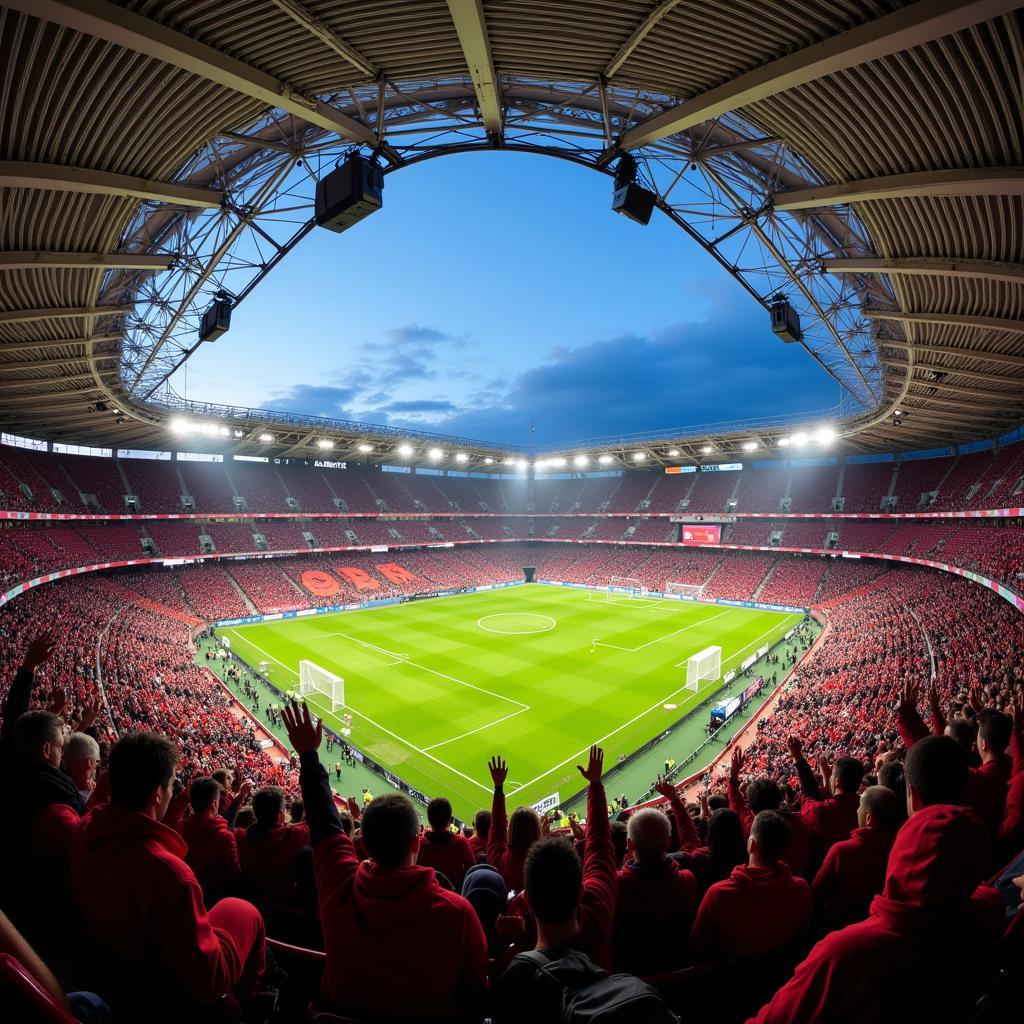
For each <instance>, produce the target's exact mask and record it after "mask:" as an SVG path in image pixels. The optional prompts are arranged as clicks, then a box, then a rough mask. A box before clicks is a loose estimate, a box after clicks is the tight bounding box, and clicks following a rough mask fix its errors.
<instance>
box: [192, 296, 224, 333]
mask: <svg viewBox="0 0 1024 1024" xmlns="http://www.w3.org/2000/svg"><path fill="white" fill-rule="evenodd" d="M230 326H231V300H230V299H214V300H213V302H212V303H211V304H210V307H209V309H207V310H206V312H205V313H204V314H203V318H202V320H200V321H199V340H200V341H216V340H217V339H218V338H219V337H220V336H221V335H222V334H227V333H228V328H229V327H230Z"/></svg>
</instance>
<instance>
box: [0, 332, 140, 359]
mask: <svg viewBox="0 0 1024 1024" xmlns="http://www.w3.org/2000/svg"><path fill="white" fill-rule="evenodd" d="M120 340H121V335H120V334H96V335H93V337H91V338H53V339H50V340H46V339H41V340H39V341H15V342H7V341H0V355H6V354H7V353H8V352H38V351H39V350H40V349H45V348H64V347H65V346H70V345H85V346H86V347H87V348H88V347H90V346H92V345H101V344H103V343H104V342H108V341H120Z"/></svg>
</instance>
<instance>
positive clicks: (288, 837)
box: [235, 825, 309, 905]
mask: <svg viewBox="0 0 1024 1024" xmlns="http://www.w3.org/2000/svg"><path fill="white" fill-rule="evenodd" d="M235 841H236V843H237V844H238V862H239V864H240V865H241V869H242V877H243V878H244V879H245V880H246V881H247V882H248V883H249V884H250V885H252V886H253V888H254V889H255V890H256V893H257V898H258V899H260V900H266V901H267V902H269V903H279V904H283V905H288V904H289V903H292V902H293V901H294V899H295V863H296V861H297V860H298V857H299V853H300V851H301V850H302V848H303V847H304V846H309V829H308V828H307V827H306V826H305V825H278V826H277V827H276V828H272V829H263V828H261V827H260V826H259V825H250V826H249V827H248V828H247V829H236V830H235Z"/></svg>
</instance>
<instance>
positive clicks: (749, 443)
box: [743, 441, 758, 452]
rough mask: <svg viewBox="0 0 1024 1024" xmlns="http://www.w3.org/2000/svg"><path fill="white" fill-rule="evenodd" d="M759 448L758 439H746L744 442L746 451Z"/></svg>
mask: <svg viewBox="0 0 1024 1024" xmlns="http://www.w3.org/2000/svg"><path fill="white" fill-rule="evenodd" d="M757 449H758V444H757V442H756V441H744V442H743V450H744V451H745V452H756V451H757Z"/></svg>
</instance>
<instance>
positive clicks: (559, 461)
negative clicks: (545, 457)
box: [549, 456, 565, 469]
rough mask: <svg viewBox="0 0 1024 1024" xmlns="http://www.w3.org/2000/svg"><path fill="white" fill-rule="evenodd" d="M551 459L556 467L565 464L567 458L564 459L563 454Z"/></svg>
mask: <svg viewBox="0 0 1024 1024" xmlns="http://www.w3.org/2000/svg"><path fill="white" fill-rule="evenodd" d="M549 461H550V463H551V465H552V466H554V467H555V468H556V469H557V468H558V467H560V466H564V465H565V459H563V458H562V457H561V456H559V457H558V458H557V459H551V460H549Z"/></svg>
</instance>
